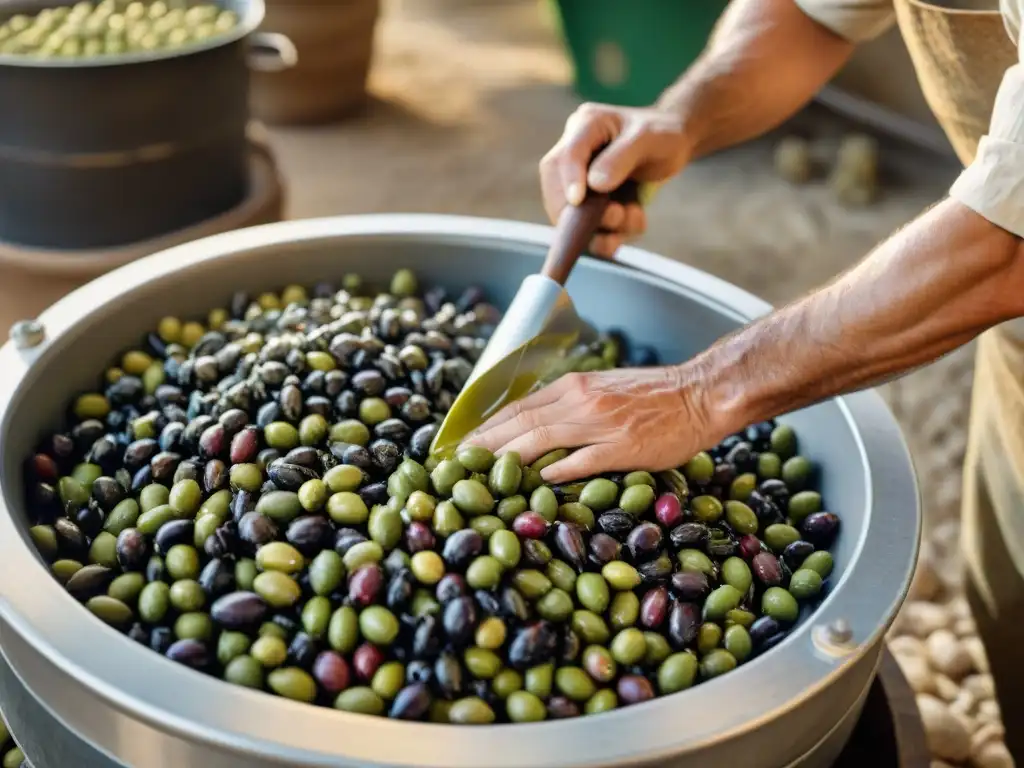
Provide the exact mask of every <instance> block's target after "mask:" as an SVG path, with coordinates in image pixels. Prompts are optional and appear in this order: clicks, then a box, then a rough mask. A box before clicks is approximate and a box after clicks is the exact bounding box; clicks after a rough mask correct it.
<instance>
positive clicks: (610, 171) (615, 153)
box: [587, 133, 645, 192]
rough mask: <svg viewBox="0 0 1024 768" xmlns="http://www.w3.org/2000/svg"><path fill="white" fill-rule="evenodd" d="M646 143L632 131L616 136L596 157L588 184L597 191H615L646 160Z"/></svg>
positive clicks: (588, 173)
mask: <svg viewBox="0 0 1024 768" xmlns="http://www.w3.org/2000/svg"><path fill="white" fill-rule="evenodd" d="M643 151H644V145H643V143H642V142H640V141H637V136H636V135H634V134H632V133H622V134H620V135H618V136H616V138H615V140H614V141H612V142H611V143H610V144H609V145H608V146H607V147H605V148H604V149H603V150H602V151H601V154H600V155H598V156H597V157H596V158H594V162H592V163H591V164H590V170H589V171H588V172H587V184H588V185H589V186H590V188H591V189H593V190H595V191H596V192H614V191H615V190H616V189H618V188H619V187H621V186H622V185H623V184H624V183H625V182H626V181H627V180H628V179H629V178H630V177H631V176H632V175H633V172H634V171H635V170H636V169H637V167H638V166H640V165H642V164H643V162H644V159H645V158H644V157H643V154H642V153H643Z"/></svg>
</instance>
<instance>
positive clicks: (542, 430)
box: [529, 424, 552, 446]
mask: <svg viewBox="0 0 1024 768" xmlns="http://www.w3.org/2000/svg"><path fill="white" fill-rule="evenodd" d="M551 437H552V435H551V427H549V426H547V425H546V424H538V425H537V426H536V427H534V428H533V429H532V430H530V434H529V439H530V444H531V445H539V446H545V445H548V444H549V443H550V442H551Z"/></svg>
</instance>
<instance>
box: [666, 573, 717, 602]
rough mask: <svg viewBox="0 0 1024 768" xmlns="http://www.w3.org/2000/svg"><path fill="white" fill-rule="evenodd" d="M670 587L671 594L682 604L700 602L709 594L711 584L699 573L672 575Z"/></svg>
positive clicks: (703, 574)
mask: <svg viewBox="0 0 1024 768" xmlns="http://www.w3.org/2000/svg"><path fill="white" fill-rule="evenodd" d="M671 585H672V594H674V595H675V596H676V597H677V598H679V599H680V600H682V601H683V602H693V603H696V602H700V601H701V600H703V599H704V598H705V597H707V596H708V595H709V594H710V593H711V582H710V580H709V579H708V577H707V574H705V573H701V572H700V571H684V572H682V573H673V574H672V582H671Z"/></svg>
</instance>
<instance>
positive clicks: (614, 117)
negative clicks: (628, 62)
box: [540, 104, 690, 257]
mask: <svg viewBox="0 0 1024 768" xmlns="http://www.w3.org/2000/svg"><path fill="white" fill-rule="evenodd" d="M606 144H607V145H608V146H607V147H606V148H605V149H604V150H603V151H602V152H601V153H600V154H599V155H598V156H597V157H596V158H594V153H595V152H597V150H598V149H600V148H601V147H602V146H604V145H606ZM689 148H690V145H689V142H688V141H687V138H686V135H685V133H684V131H683V126H682V121H681V119H680V117H679V115H678V114H676V113H674V112H673V111H671V110H661V109H654V108H650V109H630V108H628V107H613V106H607V105H604V104H584V105H583V106H581V107H580V108H579V109H577V110H576V111H575V112H574V113H573V114H572V115H571V116H570V117H569V120H568V121H567V122H566V124H565V133H564V134H563V135H562V138H561V139H560V140H559V142H558V143H557V144H556V145H555V146H554V147H553V148H552V149H551V151H550V152H548V153H547V155H545V156H544V159H543V160H541V161H540V183H541V191H542V192H543V194H544V208H545V210H546V211H547V214H548V217H549V218H550V219H551V222H552V223H555V222H557V221H558V217H559V215H561V213H562V209H563V208H564V207H565V206H566V205H579V204H580V203H581V202H583V198H584V197H585V196H586V193H587V188H588V187H589V188H590V189H593V190H594V191H595V192H613V191H614V190H616V189H617V188H618V187H620V186H621V185H622V184H623V183H624V182H625V181H627V180H628V179H634V180H636V181H640V182H657V181H665V180H666V179H669V178H671V177H672V176H674V175H675V174H677V173H678V172H679V171H680V170H681V169H682V168H683V166H684V165H685V164H686V162H687V161H688V160H689V156H690V151H689ZM588 166H589V171H588ZM601 228H602V229H604V230H607V232H606V233H603V234H600V235H598V236H597V237H596V238H594V242H593V243H592V245H591V253H593V254H594V255H595V256H604V257H610V256H611V255H612V254H613V253H615V249H616V248H618V247H619V246H620V245H622V242H623V240H625V239H626V238H627V237H632V236H635V235H639V234H640V233H642V232H643V231H644V230H645V229H646V228H647V217H646V215H645V214H644V210H643V208H641V207H640V206H639V205H629V206H623V205H620V204H619V203H612V204H611V205H609V206H608V210H607V211H606V212H605V214H604V219H603V221H602V222H601Z"/></svg>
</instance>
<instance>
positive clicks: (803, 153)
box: [775, 136, 814, 184]
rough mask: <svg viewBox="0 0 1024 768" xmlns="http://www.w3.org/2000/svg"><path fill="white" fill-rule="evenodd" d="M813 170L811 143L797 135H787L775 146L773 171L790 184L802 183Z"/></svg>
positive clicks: (808, 177) (809, 176)
mask: <svg viewBox="0 0 1024 768" xmlns="http://www.w3.org/2000/svg"><path fill="white" fill-rule="evenodd" d="M813 170H814V167H813V163H812V161H811V145H810V143H808V141H807V140H806V139H802V138H800V137H799V136H787V137H786V138H784V139H783V140H782V141H780V142H779V143H778V145H777V146H776V147H775V172H776V173H778V174H779V176H781V177H782V178H783V179H785V180H786V181H788V182H789V183H791V184H803V183H805V182H807V181H808V180H809V179H810V178H811V174H812V172H813Z"/></svg>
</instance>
